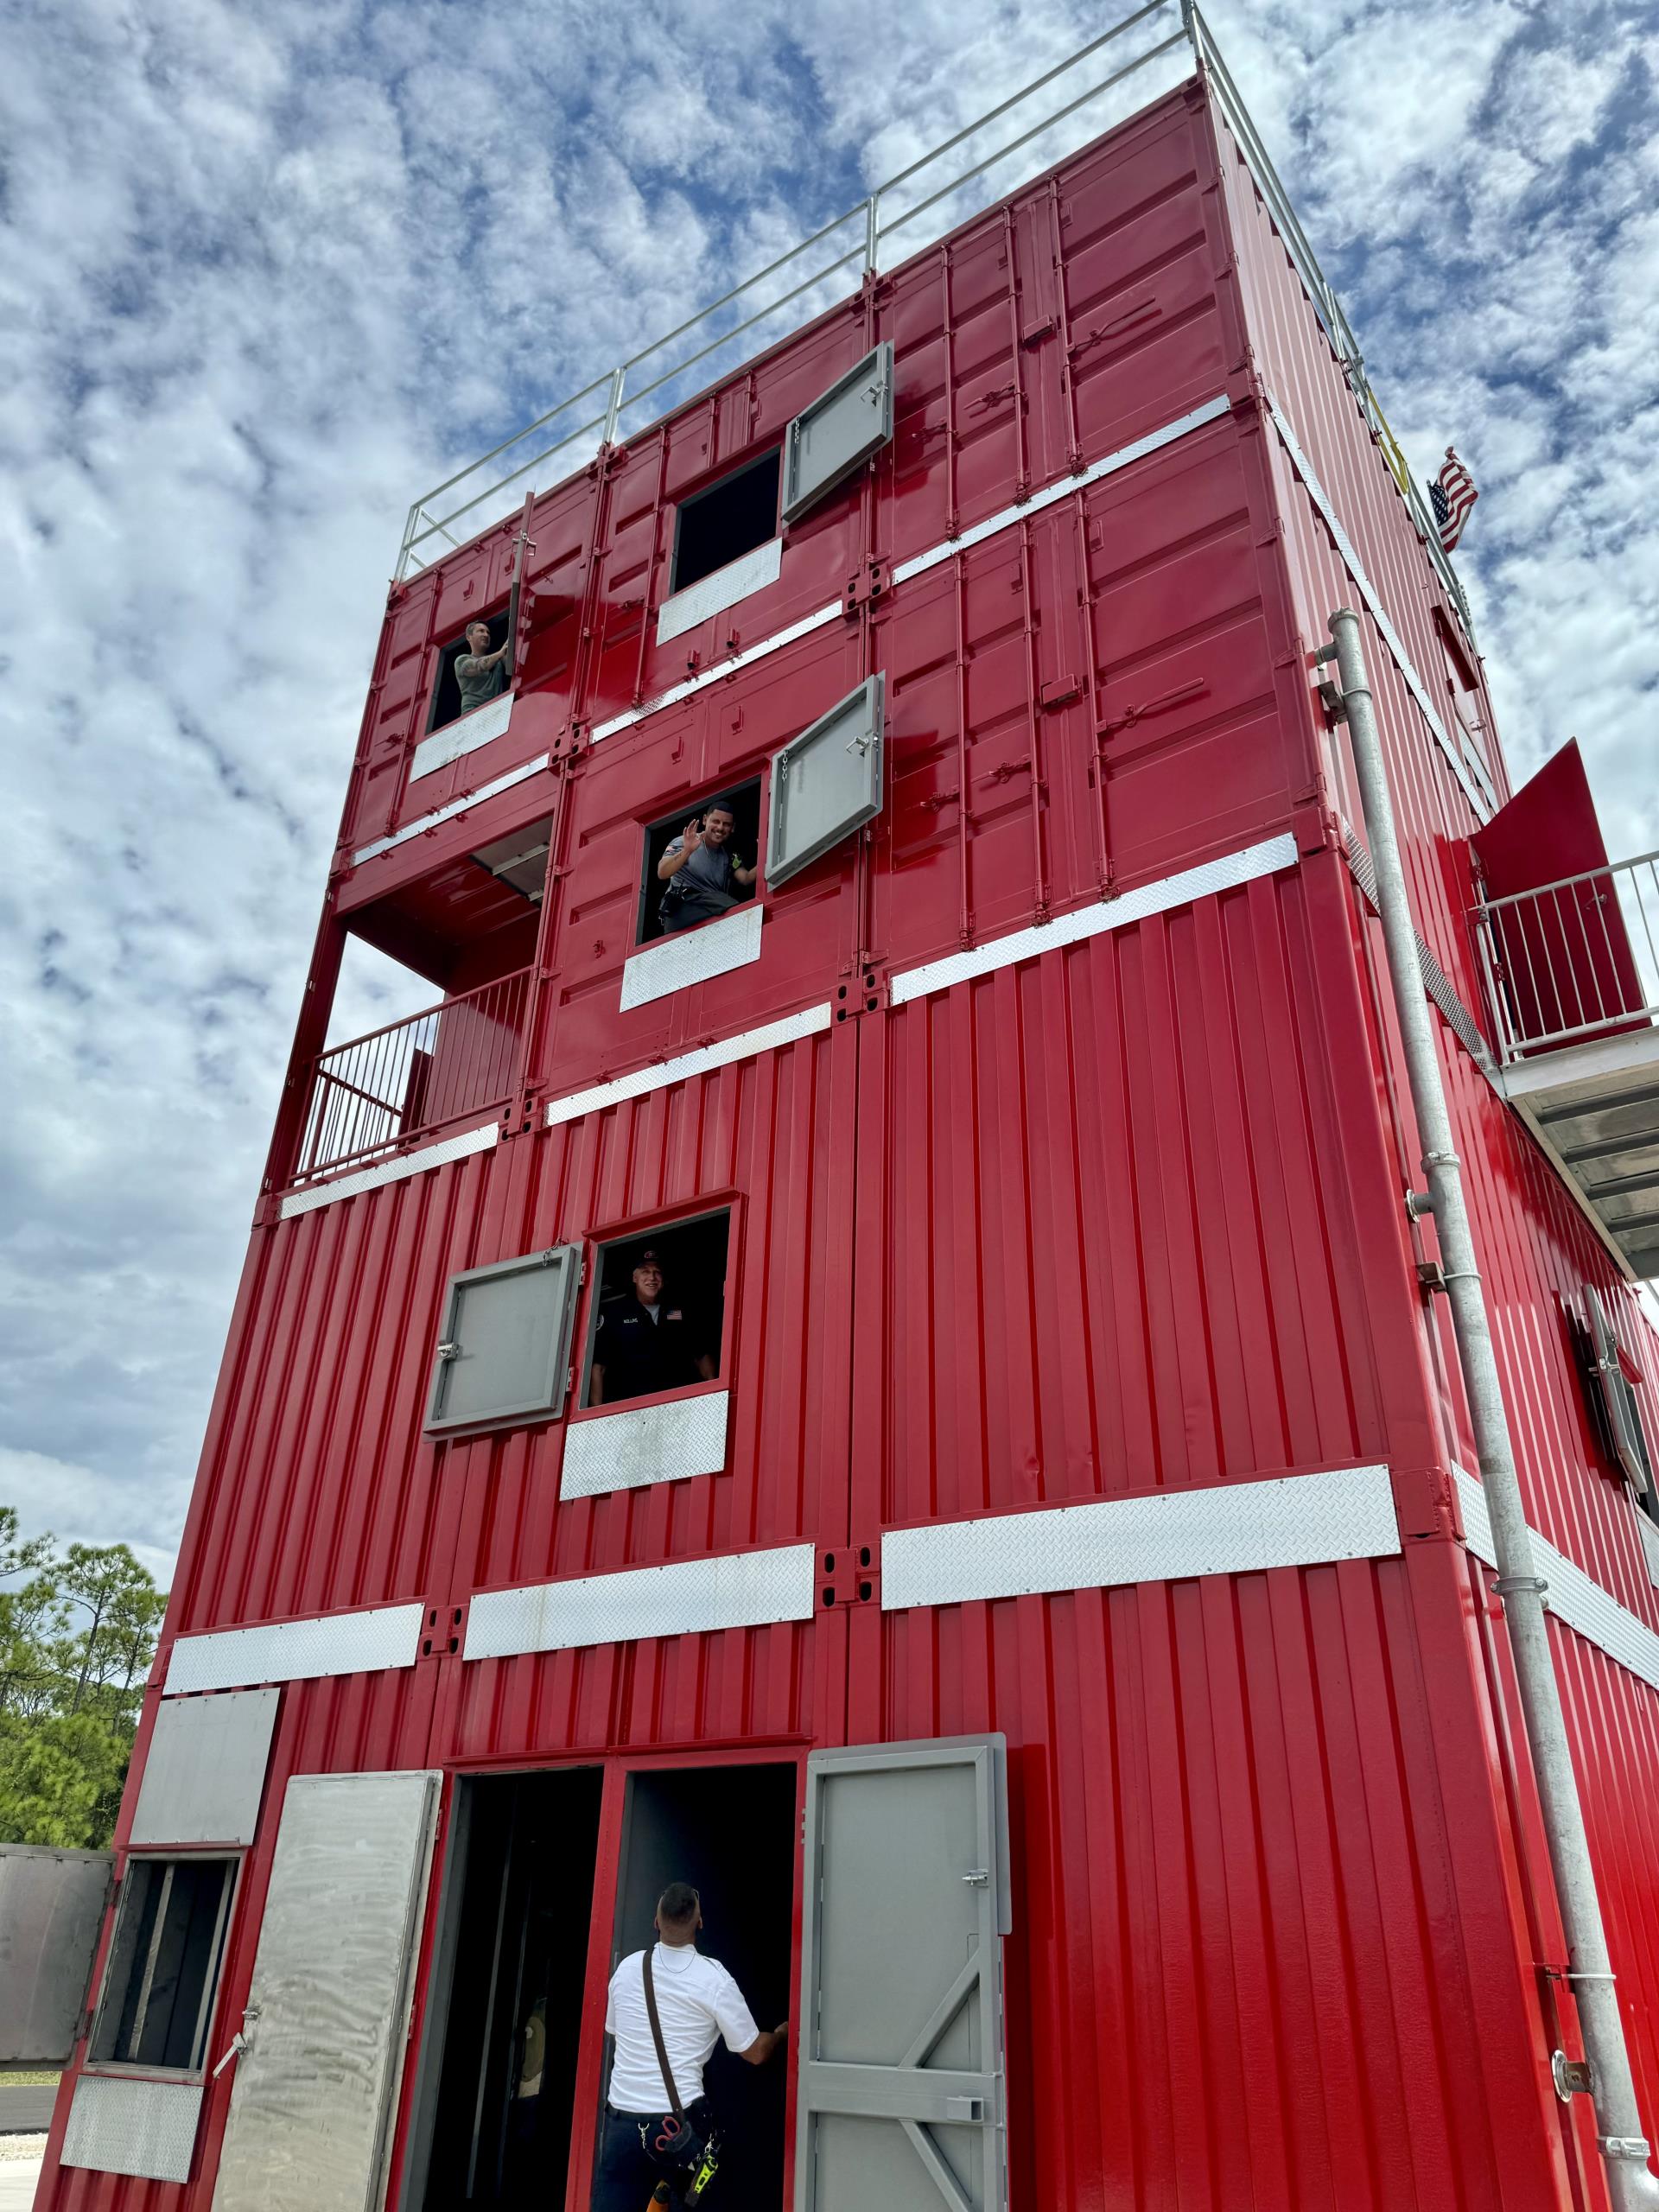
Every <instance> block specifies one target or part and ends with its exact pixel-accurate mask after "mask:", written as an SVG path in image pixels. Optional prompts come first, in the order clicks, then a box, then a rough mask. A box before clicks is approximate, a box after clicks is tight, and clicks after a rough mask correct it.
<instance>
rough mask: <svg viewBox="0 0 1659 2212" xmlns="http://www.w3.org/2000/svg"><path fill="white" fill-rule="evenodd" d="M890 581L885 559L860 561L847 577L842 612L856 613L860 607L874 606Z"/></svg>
mask: <svg viewBox="0 0 1659 2212" xmlns="http://www.w3.org/2000/svg"><path fill="white" fill-rule="evenodd" d="M892 581H893V579H892V577H891V576H890V575H889V574H888V573H887V563H886V562H885V561H880V560H874V559H872V560H868V561H865V562H863V563H861V564H860V566H859V567H857V568H856V569H854V571H853V573H852V575H850V576H849V577H848V579H847V591H846V596H845V598H844V599H843V600H842V613H846V614H856V613H858V611H859V609H860V608H861V607H872V606H874V603H875V601H877V600H878V599H880V596H881V594H882V593H883V592H884V591H886V590H887V587H888V585H889V584H890V583H891V582H892Z"/></svg>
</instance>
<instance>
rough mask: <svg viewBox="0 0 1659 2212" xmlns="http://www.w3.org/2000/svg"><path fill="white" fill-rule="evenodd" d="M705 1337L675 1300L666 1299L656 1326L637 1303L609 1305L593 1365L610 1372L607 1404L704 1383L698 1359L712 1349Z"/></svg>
mask: <svg viewBox="0 0 1659 2212" xmlns="http://www.w3.org/2000/svg"><path fill="white" fill-rule="evenodd" d="M705 1333H706V1332H704V1331H702V1330H701V1329H699V1328H698V1326H697V1325H696V1322H695V1321H694V1319H693V1318H692V1317H691V1315H690V1313H687V1312H686V1310H685V1308H684V1307H683V1306H680V1305H678V1304H677V1302H676V1301H675V1300H672V1299H669V1298H664V1300H663V1301H662V1303H661V1305H660V1306H658V1309H657V1319H655V1320H654V1321H653V1320H652V1318H651V1309H650V1307H649V1306H642V1305H641V1304H640V1303H639V1300H638V1299H637V1298H632V1297H630V1298H620V1299H618V1300H617V1301H616V1303H615V1304H614V1305H613V1306H606V1307H605V1308H604V1310H603V1311H602V1312H601V1314H600V1317H599V1329H598V1332H597V1333H596V1335H595V1336H594V1366H595V1367H602V1368H603V1369H604V1370H605V1401H604V1402H605V1403H606V1404H607V1406H608V1405H613V1404H614V1403H616V1402H618V1401H619V1400H620V1399H623V1398H645V1397H649V1396H650V1395H651V1394H652V1392H653V1391H656V1390H677V1389H682V1388H683V1386H684V1385H685V1384H686V1383H700V1382H701V1381H702V1376H700V1375H699V1374H698V1373H697V1358H698V1356H699V1354H700V1353H702V1352H705V1351H708V1349H709V1347H708V1345H707V1344H704V1343H702V1336H703V1335H704V1334H705Z"/></svg>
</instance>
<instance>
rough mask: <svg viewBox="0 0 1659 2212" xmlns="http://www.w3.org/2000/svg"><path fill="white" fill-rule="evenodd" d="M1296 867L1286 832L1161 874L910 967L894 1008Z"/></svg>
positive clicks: (896, 986) (899, 981)
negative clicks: (1115, 895)
mask: <svg viewBox="0 0 1659 2212" xmlns="http://www.w3.org/2000/svg"><path fill="white" fill-rule="evenodd" d="M1295 865H1296V840H1295V838H1294V837H1293V836H1290V834H1289V833H1288V832H1287V833H1286V834H1285V835H1284V836H1280V837H1266V838H1263V840H1262V842H1261V843H1260V844H1259V845H1246V846H1244V847H1243V849H1241V850H1240V851H1238V852H1236V853H1224V854H1223V855H1222V856H1221V858H1220V859H1219V860H1214V861H1202V862H1201V863H1200V864H1199V865H1198V867H1197V868H1182V869H1181V870H1180V871H1179V873H1178V874H1174V875H1160V877H1159V878H1158V879H1157V880H1156V881H1155V882H1153V883H1141V884H1137V885H1136V886H1135V889H1134V890H1132V891H1126V892H1124V893H1122V896H1121V897H1120V898H1116V899H1103V900H1101V902H1100V903H1099V905H1097V906H1078V907H1075V908H1074V909H1073V910H1072V912H1071V913H1069V914H1057V915H1056V916H1055V918H1054V919H1053V920H1052V922H1038V923H1034V924H1033V925H1032V927H1031V928H1029V929H1024V930H1013V931H1010V932H1009V933H1008V935H1007V937H994V938H987V939H986V941H985V943H984V944H976V945H975V946H973V947H972V948H971V950H969V951H967V952H950V953H947V954H946V955H945V957H944V959H943V960H930V961H929V962H927V963H926V964H925V966H924V967H921V968H906V969H903V970H902V971H901V972H900V973H899V975H896V976H894V977H893V982H892V986H891V996H892V999H893V1004H894V1005H895V1006H903V1005H904V1004H905V1002H906V1000H908V999H919V998H925V997H927V996H928V995H930V994H931V992H934V991H948V990H950V988H951V987H952V986H953V985H954V984H957V983H966V982H971V981H972V980H973V978H974V977H975V976H988V975H991V974H993V973H994V972H995V969H999V968H1011V967H1013V966H1014V965H1015V963H1017V962H1019V961H1021V960H1034V959H1035V958H1036V957H1037V956H1038V955H1039V953H1043V952H1052V950H1053V949H1054V947H1055V946H1056V945H1061V944H1081V943H1082V941H1083V940H1084V938H1090V937H1101V936H1103V935H1104V934H1105V933H1106V932H1107V931H1111V930H1121V929H1126V928H1127V927H1128V925H1129V924H1130V923H1131V922H1140V921H1144V920H1145V919H1146V918H1147V915H1148V914H1161V913H1164V912H1167V911H1168V909H1169V908H1170V907H1172V906H1188V905H1190V904H1191V903H1192V900H1193V899H1208V898H1211V897H1212V896H1213V895H1214V894H1215V893H1217V891H1230V890H1231V889H1233V887H1235V886H1236V885H1237V884H1241V883H1250V882H1253V881H1254V880H1255V878H1256V877H1257V876H1259V875H1273V874H1276V873H1277V871H1278V870H1279V869H1280V868H1294V867H1295Z"/></svg>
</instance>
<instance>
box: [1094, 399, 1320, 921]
mask: <svg viewBox="0 0 1659 2212" xmlns="http://www.w3.org/2000/svg"><path fill="white" fill-rule="evenodd" d="M1085 499H1086V504H1085V510H1084V512H1085V514H1086V517H1087V524H1086V534H1087V538H1088V544H1089V564H1090V570H1089V590H1090V597H1091V599H1092V602H1093V612H1092V635H1093V639H1094V645H1095V652H1096V707H1097V712H1098V714H1099V716H1100V729H1101V740H1102V772H1103V776H1104V778H1105V785H1106V799H1105V806H1106V836H1107V842H1108V849H1109V854H1110V858H1111V863H1112V866H1113V868H1114V869H1115V870H1116V872H1117V873H1118V874H1120V875H1121V876H1123V877H1126V878H1128V879H1129V880H1134V879H1135V877H1136V876H1139V875H1143V874H1162V873H1165V872H1166V871H1167V870H1168V869H1169V868H1173V867H1177V866H1179V864H1180V861H1181V860H1182V859H1183V858H1185V857H1188V856H1192V855H1196V854H1198V852H1199V851H1201V850H1204V849H1212V850H1214V849H1221V850H1226V849H1228V848H1229V847H1234V846H1238V845H1243V844H1247V843H1249V842H1251V840H1252V839H1253V838H1254V837H1255V836H1260V835H1261V834H1262V829H1263V828H1264V827H1266V826H1267V825H1268V824H1269V823H1274V822H1276V821H1279V820H1282V819H1283V817H1284V814H1285V811H1286V810H1287V804H1288V798H1289V792H1288V777H1287V751H1288V747H1287V741H1286V740H1285V739H1283V738H1281V736H1280V735H1279V734H1278V723H1279V709H1278V705H1277V701H1276V698H1275V694H1274V651H1273V646H1272V642H1271V639H1270V637H1269V633H1268V626H1267V620H1266V615H1265V611H1264V608H1263V605H1262V583H1261V578H1260V575H1259V573H1258V570H1257V566H1256V562H1257V557H1258V556H1257V554H1256V550H1255V544H1254V543H1253V540H1254V538H1255V536H1256V534H1257V533H1256V531H1255V527H1254V526H1253V523H1252V518H1251V516H1250V512H1249V501H1250V495H1249V489H1248V486H1247V484H1246V481H1245V478H1244V475H1243V469H1242V467H1241V466H1240V463H1239V459H1238V456H1237V447H1236V433H1235V432H1234V430H1233V429H1232V428H1231V427H1230V425H1229V424H1226V423H1221V424H1217V426H1215V428H1214V429H1211V430H1206V431H1203V432H1200V433H1199V434H1198V435H1197V436H1195V437H1194V438H1193V439H1192V441H1191V442H1190V443H1188V444H1184V445H1183V446H1182V447H1180V448H1177V449H1176V451H1175V452H1174V453H1173V454H1164V455H1160V456H1159V457H1158V458H1157V460H1155V461H1152V462H1148V463H1144V464H1141V466H1139V467H1136V468H1135V469H1132V470H1128V471H1126V472H1125V474H1124V475H1123V476H1122V478H1114V479H1109V480H1108V481H1107V482H1106V483H1104V484H1103V485H1100V486H1095V487H1093V488H1092V489H1091V490H1090V492H1089V493H1087V494H1086V495H1085Z"/></svg>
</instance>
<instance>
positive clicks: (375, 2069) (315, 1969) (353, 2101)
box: [213, 1773, 442, 2212]
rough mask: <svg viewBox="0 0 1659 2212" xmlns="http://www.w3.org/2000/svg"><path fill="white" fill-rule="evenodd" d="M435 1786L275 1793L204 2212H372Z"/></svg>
mask: <svg viewBox="0 0 1659 2212" xmlns="http://www.w3.org/2000/svg"><path fill="white" fill-rule="evenodd" d="M441 1781H442V1776H441V1775H438V1774H435V1773H406V1774H299V1775H296V1776H295V1777H293V1779H292V1780H291V1781H290V1782H289V1785H288V1795H287V1797H286V1798H285V1799H284V1801H283V1822H282V1826H281V1827H280V1828H279V1829H278V1830H277V1855H276V1859H275V1861H274V1863H273V1865H272V1867H271V1872H270V1891H269V1894H268V1895H267V1897H266V1899H265V1916H264V1923H263V1924H262V1926H261V1928H260V1931H259V1949H258V1953H257V1956H256V1957H255V1960H254V1966H253V1986H252V1988H251V1990H250V1992H249V1995H248V2004H247V2010H246V2012H245V2016H244V2024H243V2032H242V2034H241V2035H240V2036H238V2038H237V2041H236V2042H235V2043H234V2044H232V2046H231V2050H230V2052H228V2053H227V2054H226V2057H227V2058H233V2060H234V2063H235V2066H236V2079H235V2086H234V2087H233V2088H232V2092H231V2110H230V2117H229V2119H228V2120H227V2121H226V2128H225V2143H224V2147H223V2149H222V2150H221V2152H220V2153H219V2179H218V2183H217V2185H216V2187H215V2189H214V2191H213V2205H214V2212H376V2208H378V2205H379V2203H380V2202H381V2199H382V2197H383V2196H384V2194H385V2183H386V2161H387V2153H388V2151H389V2148H390V2139H391V2116H392V2113H393V2111H394V2110H395V2108H396V2106H397V2084H398V2080H399V2076H400V2075H401V2072H402V2068H403V2056H404V2038H405V2037H406V2035H407V2033H408V2028H409V2009H410V1998H411V1995H412V1991H413V1966H414V1958H415V1950H416V1943H417V1942H418V1940H419V1935H420V1926H421V1916H422V1910H423V1906H424V1904H425V1901H426V1884H427V1872H428V1868H429V1864H430V1860H431V1853H432V1835H433V1830H434V1827H435V1821H436V1815H437V1807H438V1788H439V1784H440V1783H441ZM221 2063H224V2062H223V2061H221Z"/></svg>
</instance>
